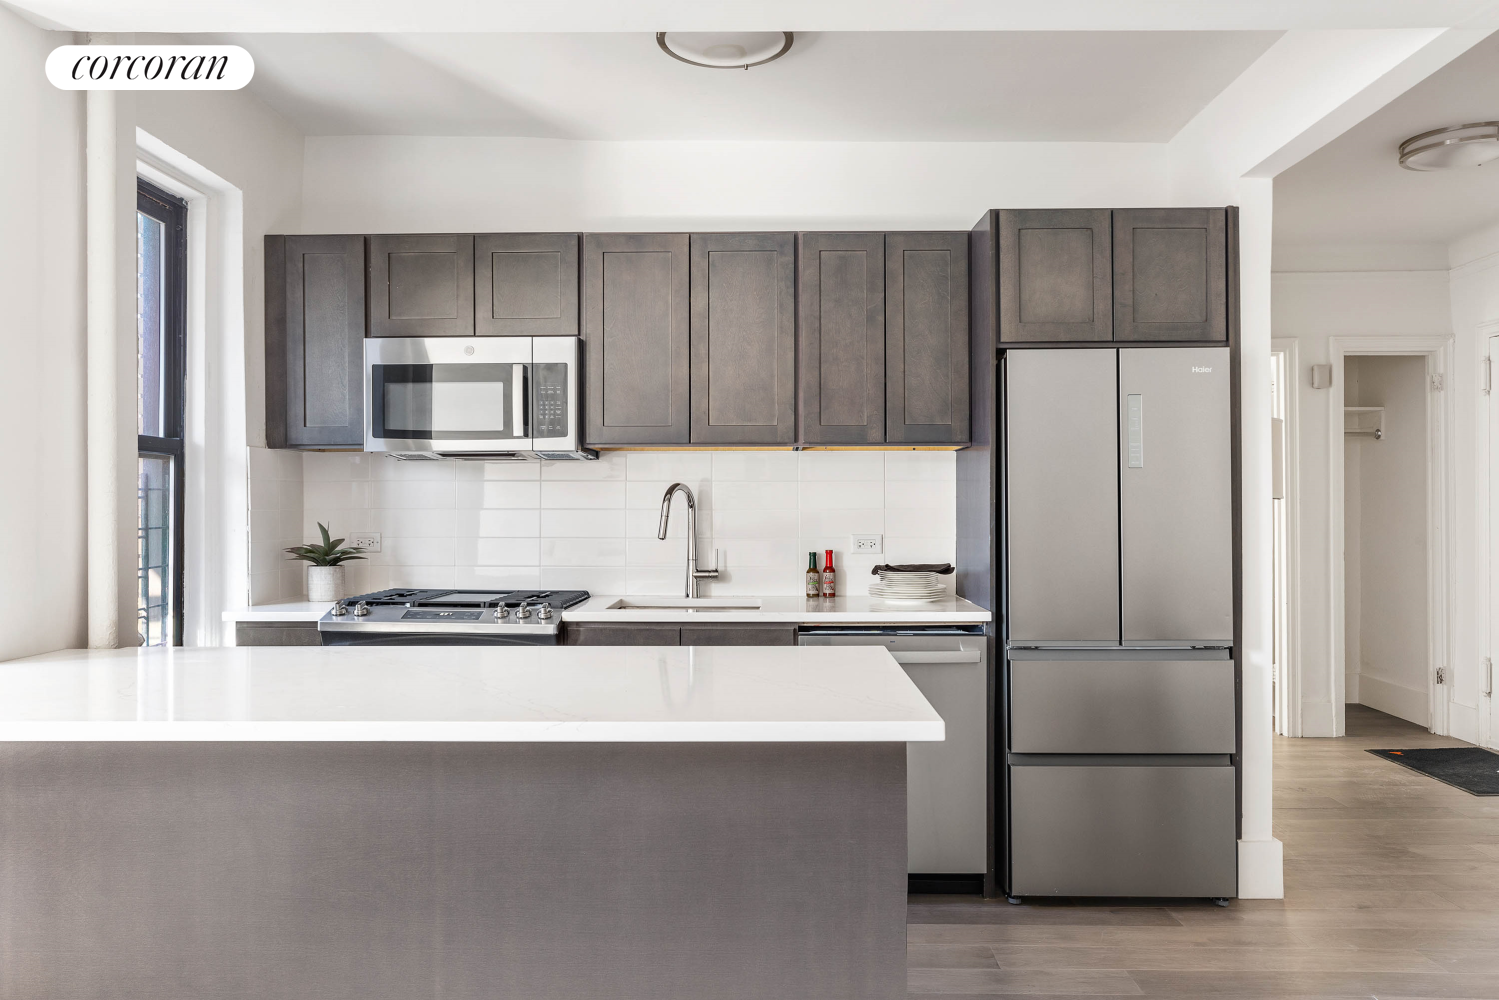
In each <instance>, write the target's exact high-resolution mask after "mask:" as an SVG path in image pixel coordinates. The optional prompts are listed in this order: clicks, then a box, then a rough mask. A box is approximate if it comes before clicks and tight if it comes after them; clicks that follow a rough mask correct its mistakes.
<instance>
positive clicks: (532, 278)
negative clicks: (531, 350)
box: [474, 233, 578, 337]
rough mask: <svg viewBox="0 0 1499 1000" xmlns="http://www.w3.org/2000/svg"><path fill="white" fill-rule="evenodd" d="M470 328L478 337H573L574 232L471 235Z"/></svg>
mask: <svg viewBox="0 0 1499 1000" xmlns="http://www.w3.org/2000/svg"><path fill="white" fill-rule="evenodd" d="M474 333H475V334H477V335H478V336H480V337H576V336H577V335H578V237H577V234H576V233H496V234H492V235H488V236H475V237H474Z"/></svg>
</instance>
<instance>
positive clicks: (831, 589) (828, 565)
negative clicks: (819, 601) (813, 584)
mask: <svg viewBox="0 0 1499 1000" xmlns="http://www.w3.org/2000/svg"><path fill="white" fill-rule="evenodd" d="M823 558H824V562H823V564H822V596H823V597H837V596H838V585H837V582H836V581H837V573H836V571H835V570H834V569H833V550H832V549H828V550H827V554H826V555H825V556H824V557H823Z"/></svg>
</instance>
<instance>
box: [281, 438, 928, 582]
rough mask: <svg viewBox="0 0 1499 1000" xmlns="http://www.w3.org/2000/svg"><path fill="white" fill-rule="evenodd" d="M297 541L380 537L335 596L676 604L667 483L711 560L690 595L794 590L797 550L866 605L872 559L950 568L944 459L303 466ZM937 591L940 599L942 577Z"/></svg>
mask: <svg viewBox="0 0 1499 1000" xmlns="http://www.w3.org/2000/svg"><path fill="white" fill-rule="evenodd" d="M303 460H304V462H305V475H306V495H305V501H304V506H303V509H304V515H303V516H304V523H303V525H302V532H303V534H304V535H305V536H306V537H307V538H316V537H318V536H317V524H318V522H320V521H321V522H323V523H326V524H327V525H328V527H329V530H330V531H332V532H333V534H334V535H335V536H339V535H342V536H347V535H348V534H350V533H352V532H354V531H362V530H370V531H379V532H381V533H382V534H383V536H384V537H383V538H382V551H381V552H380V554H378V555H374V556H372V557H371V558H370V560H369V561H368V562H367V563H360V562H355V563H351V564H349V570H348V585H349V590H350V592H351V593H363V592H367V591H370V590H379V589H383V588H386V587H404V586H418V587H502V586H514V587H535V586H542V587H564V588H569V587H581V588H584V589H587V590H590V591H592V592H594V593H596V594H678V593H681V590H682V586H683V566H684V562H685V558H686V540H685V539H686V525H687V515H686V504H685V502H684V501H683V500H682V499H680V498H678V499H676V500H674V501H673V507H672V516H671V525H670V530H669V533H668V537H667V539H666V541H658V540H657V538H656V528H657V518H658V516H659V511H660V508H661V497H662V495H663V494H664V493H665V491H666V488H667V486H669V485H670V484H671V483H673V482H683V483H686V484H687V485H688V487H690V488H691V489H692V491H693V493H694V494H695V496H696V498H697V503H698V551H699V558H700V560H701V561H702V562H703V565H705V566H706V565H708V564H709V563H710V562H711V560H712V558H713V556H712V550H713V549H715V548H717V549H720V550H721V551H722V554H723V568H724V573H723V577H722V578H721V579H720V580H712V581H704V586H703V589H702V593H703V594H704V595H707V596H711V595H714V594H717V595H723V594H732V595H795V594H800V593H802V592H803V587H804V585H805V578H804V574H805V572H806V568H807V553H808V552H814V551H815V552H817V553H818V558H819V559H821V557H822V553H823V550H825V549H833V550H834V557H833V559H834V566H836V567H837V568H838V569H839V571H840V573H841V580H840V584H839V587H840V591H841V592H842V593H847V594H865V593H868V587H869V581H870V579H871V578H870V575H869V572H870V568H871V567H872V566H874V565H875V564H876V563H881V562H951V561H952V560H953V558H954V556H955V551H954V544H955V543H954V537H955V534H956V528H955V522H954V518H955V495H954V490H955V472H956V462H955V460H954V454H953V453H952V452H930V451H927V452H921V451H887V452H880V451H840V452H829V451H804V452H799V453H798V452H789V451H719V452H680V451H678V452H605V453H603V454H602V455H601V457H600V459H599V461H597V462H545V463H524V464H520V463H517V464H498V463H496V464H485V463H474V462H398V461H396V460H395V459H392V458H388V457H386V456H382V455H359V454H340V453H333V452H326V453H318V452H311V453H308V454H307V455H306V456H305V457H304V459H303ZM853 532H858V533H860V534H865V533H868V534H883V535H884V536H885V551H884V554H883V555H878V556H871V555H861V556H850V555H849V554H848V552H849V535H850V533H853ZM946 579H947V580H948V586H949V589H951V586H952V584H951V580H952V578H951V577H948V578H946Z"/></svg>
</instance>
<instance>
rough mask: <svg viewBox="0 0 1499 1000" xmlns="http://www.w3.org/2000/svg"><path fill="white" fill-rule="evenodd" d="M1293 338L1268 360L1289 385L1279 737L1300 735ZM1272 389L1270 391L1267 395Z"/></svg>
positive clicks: (1277, 341) (1274, 347)
mask: <svg viewBox="0 0 1499 1000" xmlns="http://www.w3.org/2000/svg"><path fill="white" fill-rule="evenodd" d="M1299 347H1300V342H1299V341H1298V340H1297V339H1296V338H1295V337H1277V338H1274V339H1272V340H1271V341H1270V355H1271V357H1272V358H1273V357H1274V356H1275V355H1277V354H1279V355H1283V356H1284V358H1285V360H1284V364H1283V370H1284V372H1285V383H1286V384H1285V385H1283V386H1281V392H1282V394H1283V396H1284V399H1285V416H1284V417H1283V418H1282V419H1283V420H1284V421H1285V453H1284V454H1283V455H1282V456H1281V460H1282V461H1283V462H1284V463H1285V483H1284V487H1285V495H1284V498H1283V499H1282V501H1281V503H1282V504H1283V508H1282V509H1283V510H1284V511H1285V515H1286V556H1285V558H1286V565H1285V581H1286V582H1285V588H1286V592H1285V608H1286V611H1285V633H1286V643H1285V658H1284V661H1283V662H1281V663H1278V664H1276V671H1275V673H1276V677H1275V690H1276V698H1277V700H1278V702H1279V707H1278V710H1277V711H1276V713H1275V730H1276V733H1277V734H1278V735H1281V736H1300V735H1301V377H1300V374H1299V373H1300V371H1301V362H1300V350H1299ZM1268 388H1269V387H1268V386H1267V387H1266V389H1267V390H1268Z"/></svg>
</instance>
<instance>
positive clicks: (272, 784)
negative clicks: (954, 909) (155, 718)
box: [0, 742, 906, 1000]
mask: <svg viewBox="0 0 1499 1000" xmlns="http://www.w3.org/2000/svg"><path fill="white" fill-rule="evenodd" d="M905 762H906V750H905V747H904V745H903V744H901V743H898V742H883V743H848V742H843V743H839V742H824V743H670V744H668V743H441V742H423V743H411V742H314V743H281V742H252V743H243V742H46V743H30V742H27V743H0V859H3V863H0V955H4V956H5V958H4V961H3V962H0V997H3V998H5V1000H22V998H25V1000H35V998H43V997H104V996H108V997H111V998H114V1000H168V998H202V997H214V998H217V1000H228V998H235V1000H238V998H245V1000H249V998H255V1000H273V998H274V1000H280V998H287V1000H292V998H296V1000H301V998H309V997H317V998H318V1000H335V998H336V1000H344V998H347V1000H387V998H388V1000H418V998H433V1000H436V998H438V997H441V998H444V1000H456V998H465V1000H467V998H474V1000H478V998H511V997H513V998H525V1000H550V998H557V1000H563V998H567V1000H585V998H599V1000H606V998H607V1000H634V998H639V1000H675V998H680V1000H702V998H709V997H711V998H715V1000H736V998H744V1000H750V998H755V1000H768V998H778V1000H795V998H806V1000H813V998H817V1000H827V998H845V997H846V998H850V1000H853V998H861V1000H864V998H883V997H890V998H894V997H900V996H904V995H905V992H906V982H905V905H906V896H905V893H906V820H905V816H906V809H905Z"/></svg>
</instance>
